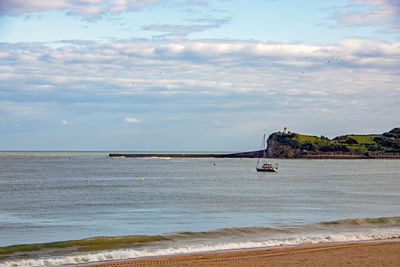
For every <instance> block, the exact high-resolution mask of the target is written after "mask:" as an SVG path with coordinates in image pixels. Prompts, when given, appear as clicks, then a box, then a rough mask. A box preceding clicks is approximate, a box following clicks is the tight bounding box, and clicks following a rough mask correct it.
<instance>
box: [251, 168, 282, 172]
mask: <svg viewBox="0 0 400 267" xmlns="http://www.w3.org/2000/svg"><path fill="white" fill-rule="evenodd" d="M256 169H257V171H258V172H278V169H275V168H256Z"/></svg>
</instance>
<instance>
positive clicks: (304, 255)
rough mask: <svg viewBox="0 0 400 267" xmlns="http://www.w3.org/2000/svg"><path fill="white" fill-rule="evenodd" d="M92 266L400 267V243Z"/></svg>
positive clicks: (130, 261)
mask: <svg viewBox="0 0 400 267" xmlns="http://www.w3.org/2000/svg"><path fill="white" fill-rule="evenodd" d="M89 266H92V267H93V266H99V267H100V266H101V267H123V266H202V267H205V266H400V240H389V241H373V242H357V243H335V244H323V245H307V246H295V247H289V248H273V249H257V250H244V251H229V252H215V253H203V254H191V255H179V256H167V257H155V258H147V259H137V260H126V261H113V262H107V263H101V264H94V265H89Z"/></svg>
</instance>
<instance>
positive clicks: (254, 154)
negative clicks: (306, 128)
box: [109, 150, 400, 159]
mask: <svg viewBox="0 0 400 267" xmlns="http://www.w3.org/2000/svg"><path fill="white" fill-rule="evenodd" d="M262 153H263V151H262V150H258V151H250V152H242V153H231V154H222V153H111V154H109V157H111V158H112V157H125V158H151V157H156V158H258V157H259V156H260V155H262ZM267 157H268V158H281V159H400V153H387V152H386V153H383V152H367V153H351V152H347V153H346V152H342V153H340V152H326V153H307V154H300V153H299V154H294V155H292V156H274V155H267Z"/></svg>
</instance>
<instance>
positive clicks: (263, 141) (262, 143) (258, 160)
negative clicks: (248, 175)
mask: <svg viewBox="0 0 400 267" xmlns="http://www.w3.org/2000/svg"><path fill="white" fill-rule="evenodd" d="M264 147H265V134H264V137H263V140H262V142H261V149H262V150H263V158H265V149H264ZM259 162H260V153H259V154H258V159H257V167H258V163H259Z"/></svg>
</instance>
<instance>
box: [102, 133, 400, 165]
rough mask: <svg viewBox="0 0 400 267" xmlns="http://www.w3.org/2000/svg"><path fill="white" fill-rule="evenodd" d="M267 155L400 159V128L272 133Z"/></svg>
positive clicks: (253, 153)
mask: <svg viewBox="0 0 400 267" xmlns="http://www.w3.org/2000/svg"><path fill="white" fill-rule="evenodd" d="M262 154H263V150H257V151H250V152H242V153H233V154H217V153H215V154H213V153H207V154H202V153H198V154H197V153H190V154H182V153H180V154H174V153H168V154H147V153H146V154H132V153H129V154H110V155H109V156H110V157H186V158H204V157H214V158H257V157H259V156H260V155H262ZM266 155H267V157H268V158H287V159H296V158H298V159H299V158H309V159H374V158H376V159H400V127H398V128H394V129H392V130H390V131H389V132H385V133H383V134H369V135H355V134H348V135H342V136H338V137H335V138H333V139H329V138H327V137H325V136H320V137H318V136H311V135H304V134H298V133H292V132H290V131H287V130H286V128H285V130H284V131H283V132H275V133H272V134H271V135H270V136H269V137H268V140H267V149H266Z"/></svg>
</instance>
